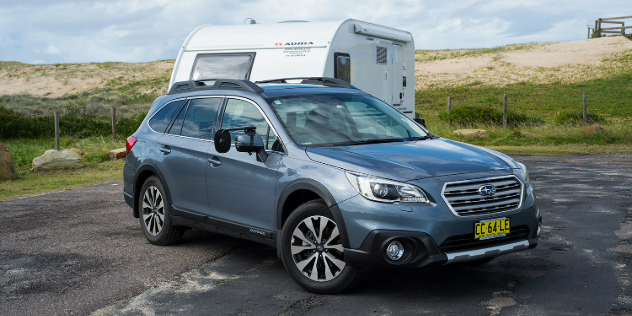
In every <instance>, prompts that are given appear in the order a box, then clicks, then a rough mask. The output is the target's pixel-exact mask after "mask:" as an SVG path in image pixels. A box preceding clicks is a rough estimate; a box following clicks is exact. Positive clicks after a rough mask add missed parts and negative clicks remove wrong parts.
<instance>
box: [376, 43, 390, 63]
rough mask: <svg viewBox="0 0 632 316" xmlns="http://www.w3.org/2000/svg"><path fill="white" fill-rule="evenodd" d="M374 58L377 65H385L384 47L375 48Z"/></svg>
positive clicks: (385, 50) (385, 52)
mask: <svg viewBox="0 0 632 316" xmlns="http://www.w3.org/2000/svg"><path fill="white" fill-rule="evenodd" d="M375 54H376V55H375V56H376V60H377V63H378V64H386V55H387V49H386V47H381V46H377V47H376V50H375Z"/></svg>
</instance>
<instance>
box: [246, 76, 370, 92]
mask: <svg viewBox="0 0 632 316" xmlns="http://www.w3.org/2000/svg"><path fill="white" fill-rule="evenodd" d="M287 80H303V81H301V84H314V85H322V86H327V87H332V88H347V89H355V90H360V89H358V88H356V87H355V86H353V85H352V84H349V83H347V82H346V81H343V80H340V79H336V78H328V77H296V78H281V79H270V80H260V81H257V82H255V83H256V84H260V83H288V82H287Z"/></svg>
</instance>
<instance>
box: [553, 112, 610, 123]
mask: <svg viewBox="0 0 632 316" xmlns="http://www.w3.org/2000/svg"><path fill="white" fill-rule="evenodd" d="M586 120H587V122H588V123H603V122H605V121H606V120H605V119H604V118H603V117H601V116H599V115H597V114H594V113H587V114H586ZM554 121H555V124H558V125H573V124H579V123H582V122H583V121H584V113H583V112H581V111H578V112H559V113H557V114H556V115H555V118H554Z"/></svg>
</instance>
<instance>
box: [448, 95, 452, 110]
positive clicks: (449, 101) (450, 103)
mask: <svg viewBox="0 0 632 316" xmlns="http://www.w3.org/2000/svg"><path fill="white" fill-rule="evenodd" d="M450 109H452V97H448V114H450Z"/></svg>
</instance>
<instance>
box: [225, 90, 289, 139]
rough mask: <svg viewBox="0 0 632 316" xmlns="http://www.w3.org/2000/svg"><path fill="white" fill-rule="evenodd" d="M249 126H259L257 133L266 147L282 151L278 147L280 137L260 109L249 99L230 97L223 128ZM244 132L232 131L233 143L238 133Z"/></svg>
mask: <svg viewBox="0 0 632 316" xmlns="http://www.w3.org/2000/svg"><path fill="white" fill-rule="evenodd" d="M247 126H254V127H256V128H257V134H259V135H260V136H261V139H262V140H263V143H264V144H265V147H266V149H268V150H276V151H280V150H279V149H278V147H279V145H278V137H277V136H276V134H275V133H274V131H273V130H272V129H271V128H270V126H269V125H268V122H267V121H266V119H265V118H264V117H263V115H262V114H261V112H260V111H259V109H258V108H257V107H256V106H254V105H253V104H252V103H250V102H247V101H243V100H238V99H228V103H227V104H226V110H225V111H224V118H223V120H222V129H230V128H242V127H247ZM243 133H244V132H243V131H231V132H230V141H231V144H234V143H235V137H236V136H237V135H240V134H243Z"/></svg>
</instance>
